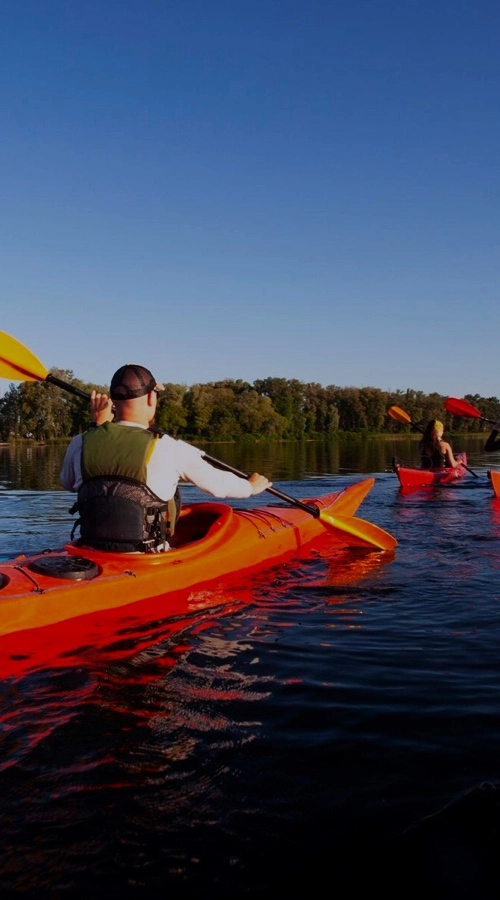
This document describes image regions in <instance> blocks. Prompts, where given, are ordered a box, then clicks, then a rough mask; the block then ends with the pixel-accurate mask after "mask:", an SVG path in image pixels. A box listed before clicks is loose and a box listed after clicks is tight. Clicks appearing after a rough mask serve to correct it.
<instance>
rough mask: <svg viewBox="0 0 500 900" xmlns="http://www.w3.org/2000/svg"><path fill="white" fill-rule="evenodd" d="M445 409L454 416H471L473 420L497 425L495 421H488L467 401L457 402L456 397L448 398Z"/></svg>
mask: <svg viewBox="0 0 500 900" xmlns="http://www.w3.org/2000/svg"><path fill="white" fill-rule="evenodd" d="M444 408H445V410H446V411H447V412H449V413H451V414H452V415H453V416H469V417H470V418H471V419H482V420H483V422H489V423H490V425H496V422H494V421H493V419H487V418H486V417H485V416H482V415H481V413H480V412H479V410H478V409H476V408H475V407H474V406H471V404H470V403H467V401H466V400H457V399H456V397H448V399H447V400H446V401H445V404H444Z"/></svg>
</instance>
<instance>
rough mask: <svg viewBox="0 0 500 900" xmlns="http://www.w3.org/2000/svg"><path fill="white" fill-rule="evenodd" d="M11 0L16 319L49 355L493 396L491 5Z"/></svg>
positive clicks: (9, 189)
mask: <svg viewBox="0 0 500 900" xmlns="http://www.w3.org/2000/svg"><path fill="white" fill-rule="evenodd" d="M0 10H1V21H2V25H1V29H0V75H1V78H0V92H1V103H0V128H1V138H0V191H1V197H2V202H1V207H0V229H1V233H0V237H1V239H0V294H1V310H2V311H1V314H0V330H2V331H6V332H8V333H9V334H11V335H13V336H14V337H16V338H17V339H18V340H20V341H21V342H22V343H24V344H26V346H28V347H29V348H30V349H31V350H32V351H33V352H34V353H35V354H36V355H37V356H38V357H39V358H40V359H41V361H42V362H43V363H44V364H45V365H46V366H47V368H50V367H52V366H57V367H59V368H63V369H71V370H73V372H74V373H75V375H76V376H78V377H79V378H82V379H83V380H84V381H95V382H97V383H101V384H108V383H109V380H110V378H111V375H112V373H113V371H114V370H115V369H116V368H118V366H120V365H121V364H122V363H124V362H139V363H143V364H145V365H149V367H150V368H152V370H153V371H154V373H155V375H156V376H157V377H158V378H161V379H162V380H166V381H172V382H176V383H182V384H187V385H191V384H195V383H197V382H200V383H204V382H208V381H216V380H220V379H223V378H234V379H236V378H241V379H243V380H246V381H250V382H252V381H254V380H255V379H258V378H267V377H268V376H276V377H283V378H288V379H291V378H296V379H298V380H299V381H304V382H318V383H320V384H322V385H338V386H351V385H352V386H358V387H363V386H373V387H378V388H381V389H383V390H397V389H401V390H406V389H407V388H411V389H414V390H421V391H424V392H425V393H430V392H432V391H437V392H439V393H442V394H448V395H451V396H457V397H461V396H463V395H464V394H465V393H472V394H474V393H478V394H480V395H482V396H487V397H489V396H499V395H500V371H499V370H498V352H497V351H498V347H499V342H500V303H499V287H500V252H499V237H500V231H499V224H500V161H499V148H500V126H499V122H500V120H499V110H500V53H499V49H498V48H499V46H500V7H499V5H498V2H497V0H491V2H488V0H475V2H465V0H338V2H335V0H329V2H328V0H251V2H250V0H245V2H240V0H175V2H171V0H99V2H97V0H86V2H85V3H82V2H76V0H43V2H40V0H36V2H35V0H2V2H1V4H0ZM7 385H8V382H6V381H2V380H0V389H3V390H4V389H5V388H6V387H7Z"/></svg>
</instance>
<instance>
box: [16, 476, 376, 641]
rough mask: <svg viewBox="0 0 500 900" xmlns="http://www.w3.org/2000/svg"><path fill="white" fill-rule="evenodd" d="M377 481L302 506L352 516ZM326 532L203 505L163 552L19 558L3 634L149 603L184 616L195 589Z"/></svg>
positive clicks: (189, 510)
mask: <svg viewBox="0 0 500 900" xmlns="http://www.w3.org/2000/svg"><path fill="white" fill-rule="evenodd" d="M374 483H375V479H373V478H368V479H365V480H363V481H362V482H358V483H356V484H353V485H350V486H349V487H347V488H345V489H344V490H342V491H338V492H334V493H331V494H327V495H325V496H322V497H318V498H314V499H313V500H308V501H304V502H305V503H308V504H310V505H314V506H315V507H316V508H318V509H319V510H321V511H328V512H329V511H330V510H334V511H335V513H338V515H341V516H353V515H354V513H355V512H356V510H357V508H358V507H359V505H360V504H361V502H362V501H363V499H364V498H365V496H366V495H367V494H368V492H369V491H370V490H371V488H372V487H373V484H374ZM325 530H326V529H325V525H324V524H323V523H322V521H321V520H320V519H319V518H316V517H315V516H314V515H311V513H308V512H306V511H305V510H303V509H300V508H297V507H285V506H263V507H258V508H249V509H233V508H232V507H230V506H228V505H226V504H224V503H216V502H207V503H197V504H193V505H192V506H186V507H184V508H183V509H182V511H181V515H180V518H179V522H178V525H177V527H176V533H175V536H174V541H173V546H172V548H171V549H170V550H168V551H167V552H166V553H151V554H142V553H104V552H102V551H97V550H93V549H90V548H86V547H82V546H79V545H78V543H77V542H75V543H67V544H65V545H64V546H63V547H62V548H61V549H60V550H47V551H44V552H42V553H39V554H34V555H31V556H24V555H21V556H18V557H16V558H15V559H11V560H7V561H5V562H0V635H7V634H11V633H14V632H19V631H23V630H25V629H32V628H40V627H43V626H47V625H51V624H54V623H57V622H62V621H65V620H69V619H75V618H76V617H79V616H88V615H94V614H96V613H99V612H102V611H105V610H107V611H109V610H113V609H117V608H120V607H125V606H128V605H130V604H133V603H136V602H138V601H140V600H145V599H152V598H158V600H159V602H158V605H157V606H158V614H159V615H162V616H164V615H178V614H186V613H188V612H190V611H193V610H196V609H199V608H200V592H199V591H195V590H194V589H195V588H196V587H197V586H198V587H199V586H202V585H205V584H206V583H210V582H212V583H213V582H214V580H217V579H219V578H221V577H223V576H227V575H230V574H236V573H237V574H238V575H240V573H242V572H246V571H249V570H251V569H256V568H260V567H262V566H266V565H267V566H270V565H272V564H274V563H275V562H277V561H279V560H281V559H284V558H286V557H287V556H293V554H296V553H297V551H298V550H299V549H300V548H301V547H302V546H303V545H305V544H307V543H309V542H310V541H312V540H314V538H316V537H317V536H318V535H321V534H324V533H325ZM329 530H330V529H329ZM334 538H335V540H336V541H338V543H339V544H342V543H344V544H346V545H347V546H352V543H353V541H352V539H351V537H348V536H347V535H342V534H341V533H340V534H337V533H336V532H335V533H334ZM160 598H161V599H160Z"/></svg>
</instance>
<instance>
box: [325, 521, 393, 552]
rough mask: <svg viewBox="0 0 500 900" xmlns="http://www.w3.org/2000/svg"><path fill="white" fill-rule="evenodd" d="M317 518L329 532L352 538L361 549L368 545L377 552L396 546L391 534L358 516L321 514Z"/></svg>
mask: <svg viewBox="0 0 500 900" xmlns="http://www.w3.org/2000/svg"><path fill="white" fill-rule="evenodd" d="M319 517H320V519H321V521H322V522H323V525H325V526H326V527H327V528H328V529H329V530H330V531H335V532H336V533H337V534H339V535H340V534H344V535H349V538H350V539H351V541H352V538H354V539H355V541H356V543H359V545H360V546H362V547H363V546H367V545H368V546H369V547H375V549H377V550H394V548H395V547H396V546H397V543H398V542H397V540H396V538H394V537H393V536H392V534H389V532H388V531H384V530H383V528H379V527H378V525H373V523H372V522H367V521H366V520H365V519H360V518H358V516H335V515H330V514H328V513H325V512H322V513H320V516H319Z"/></svg>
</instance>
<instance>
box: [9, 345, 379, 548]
mask: <svg viewBox="0 0 500 900" xmlns="http://www.w3.org/2000/svg"><path fill="white" fill-rule="evenodd" d="M0 378H10V379H12V380H13V381H45V382H48V383H50V384H55V385H57V387H60V388H62V389H63V390H65V391H70V392H71V393H73V394H76V395H77V396H79V397H84V398H85V399H87V400H89V399H90V394H89V393H87V392H86V391H82V390H80V388H77V387H75V386H74V385H73V384H69V382H67V381H63V380H62V379H61V378H57V377H56V376H55V375H52V374H51V373H50V372H49V370H48V369H46V368H45V366H44V365H43V363H41V362H40V360H39V359H37V357H36V356H35V355H34V354H33V353H32V352H31V350H28V348H27V347H25V346H24V345H23V344H21V343H20V342H19V341H17V340H16V339H15V338H13V337H11V336H10V335H9V334H6V333H5V331H0ZM204 457H205V459H206V460H207V462H208V463H210V464H211V465H213V466H215V467H216V468H219V469H225V470H226V471H227V472H233V474H235V475H239V476H240V477H242V478H248V475H246V474H245V473H244V472H239V471H238V469H233V468H232V466H230V465H228V464H227V463H225V462H222V461H221V460H219V459H214V458H213V457H211V456H207V454H204ZM266 490H267V492H268V494H273V495H274V496H275V497H279V498H280V499H281V500H284V501H285V502H286V503H289V504H291V505H292V506H297V507H299V509H303V510H304V511H305V512H307V513H309V514H310V515H311V516H314V517H315V518H316V519H320V521H321V522H322V524H323V525H324V526H325V528H328V529H329V530H331V531H334V532H337V533H338V534H340V533H342V534H347V535H350V536H351V537H353V538H356V542H355V543H356V545H359V544H367V545H368V546H370V547H375V548H376V549H377V550H394V547H395V546H396V545H397V540H396V538H394V537H393V536H392V534H389V533H388V532H387V531H384V530H383V529H382V528H379V527H378V525H373V524H372V523H371V522H367V521H365V520H364V519H359V518H358V517H357V516H340V515H339V516H332V515H329V514H328V513H326V512H323V511H322V510H320V509H319V508H318V507H317V506H311V505H309V504H307V503H302V501H301V500H297V499H295V497H289V496H288V495H287V494H283V493H282V492H281V491H278V490H276V488H272V487H271V488H266Z"/></svg>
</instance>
